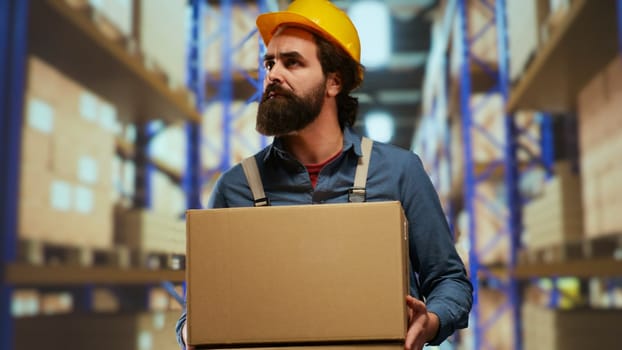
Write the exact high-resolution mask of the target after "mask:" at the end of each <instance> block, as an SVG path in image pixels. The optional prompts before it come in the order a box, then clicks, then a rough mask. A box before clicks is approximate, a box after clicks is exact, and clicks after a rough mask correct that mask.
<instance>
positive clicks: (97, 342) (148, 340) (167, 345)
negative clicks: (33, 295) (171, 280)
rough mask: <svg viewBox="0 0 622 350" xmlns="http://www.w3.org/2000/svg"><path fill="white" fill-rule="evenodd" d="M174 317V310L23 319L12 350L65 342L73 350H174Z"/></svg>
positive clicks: (51, 346) (18, 321)
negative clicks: (68, 343)
mask: <svg viewBox="0 0 622 350" xmlns="http://www.w3.org/2000/svg"><path fill="white" fill-rule="evenodd" d="M178 317H179V312H177V311H170V312H122V313H112V314H111V313H91V314H84V313H80V314H70V315H51V316H36V317H24V318H20V319H16V320H15V332H14V336H15V349H17V350H26V349H50V350H56V349H65V348H67V346H68V345H67V339H71V345H70V348H76V349H92V350H104V349H117V350H137V349H140V350H160V349H178V348H179V345H177V341H176V338H175V333H174V331H173V330H174V329H175V322H176V321H177V319H178Z"/></svg>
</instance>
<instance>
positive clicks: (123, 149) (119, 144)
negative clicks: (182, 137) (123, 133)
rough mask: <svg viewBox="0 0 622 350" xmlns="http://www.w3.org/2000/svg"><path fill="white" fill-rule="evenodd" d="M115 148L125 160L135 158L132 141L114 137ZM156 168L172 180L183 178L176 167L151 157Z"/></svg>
mask: <svg viewBox="0 0 622 350" xmlns="http://www.w3.org/2000/svg"><path fill="white" fill-rule="evenodd" d="M115 141H116V150H117V153H118V154H119V155H120V156H121V157H123V159H126V160H134V158H135V155H136V153H135V147H134V145H133V144H132V143H130V142H128V141H126V140H123V139H121V138H116V140H115ZM149 162H150V163H151V164H152V165H153V166H154V167H155V168H156V169H158V170H159V171H161V172H163V173H164V174H166V176H168V177H170V178H171V179H172V180H173V182H175V183H181V181H182V180H183V177H184V174H183V173H181V172H180V171H179V170H178V169H175V168H174V167H171V166H169V165H168V164H166V162H163V161H162V160H160V159H157V158H153V159H151V160H150V161H149Z"/></svg>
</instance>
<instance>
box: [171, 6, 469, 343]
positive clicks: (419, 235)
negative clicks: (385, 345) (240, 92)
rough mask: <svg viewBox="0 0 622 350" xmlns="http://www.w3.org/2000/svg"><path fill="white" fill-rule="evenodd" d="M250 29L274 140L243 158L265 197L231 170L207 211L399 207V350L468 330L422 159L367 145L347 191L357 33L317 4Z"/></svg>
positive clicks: (264, 18)
mask: <svg viewBox="0 0 622 350" xmlns="http://www.w3.org/2000/svg"><path fill="white" fill-rule="evenodd" d="M257 27H258V29H259V32H260V34H261V36H262V38H263V40H264V42H265V44H266V45H267V53H266V55H265V57H264V68H265V69H266V78H265V81H264V94H263V97H262V100H261V101H260V104H259V109H258V113H257V130H258V131H259V132H261V133H262V134H264V135H270V136H275V139H274V142H273V144H272V145H270V146H268V147H267V148H265V149H264V150H262V151H260V152H259V153H257V154H256V155H255V156H254V158H251V160H252V161H253V163H256V165H257V168H258V172H259V175H260V178H261V181H262V182H263V186H264V188H263V189H264V190H265V197H266V198H260V199H259V200H258V199H257V198H256V196H255V197H254V196H253V192H252V191H251V188H250V186H249V180H247V177H246V175H245V169H243V167H242V166H241V165H236V166H235V167H233V168H232V169H230V170H229V171H227V172H226V173H224V174H223V175H222V177H221V178H220V179H219V180H218V183H217V185H216V187H215V188H214V191H213V194H212V196H211V198H210V201H209V207H210V208H222V207H240V206H253V205H256V204H258V203H259V204H271V205H290V204H319V203H343V202H348V201H349V200H350V201H352V200H353V197H355V196H356V195H358V196H359V197H358V199H364V200H367V201H385V200H399V201H400V202H401V203H402V207H403V208H404V212H405V213H406V215H407V217H408V221H409V223H410V225H409V244H410V247H409V254H410V257H411V261H410V263H411V269H410V270H411V271H412V272H411V276H410V283H411V293H410V294H411V295H412V296H408V297H407V298H406V303H407V305H408V307H409V328H408V333H407V337H406V342H405V348H406V349H407V350H411V349H421V348H422V347H423V346H424V345H425V344H432V345H435V344H439V343H441V342H442V341H443V340H445V339H446V338H447V337H448V336H449V335H451V334H452V333H453V332H454V331H455V330H456V329H458V328H464V327H466V326H467V320H468V314H469V311H470V309H471V304H472V286H471V284H470V282H469V280H468V278H467V277H466V272H465V268H464V265H463V263H462V261H461V260H460V258H459V257H458V255H457V253H456V251H455V248H454V245H453V242H452V238H451V235H450V232H449V228H448V226H447V223H446V220H445V216H444V214H443V211H442V208H441V206H440V203H439V200H438V196H437V194H436V192H435V190H434V188H433V186H432V184H431V182H430V180H429V177H428V176H427V174H426V173H425V171H424V169H423V166H422V164H421V161H420V159H419V158H418V157H417V156H416V155H415V154H413V153H412V152H409V151H406V150H402V149H399V148H397V147H394V146H390V145H386V144H381V143H376V142H374V143H373V147H372V150H371V159H370V163H369V169H368V176H367V183H366V186H365V187H366V188H365V191H364V192H363V193H362V194H361V193H356V191H355V190H356V189H355V190H353V179H354V177H355V171H356V167H357V163H358V161H359V157H361V155H362V152H363V150H362V147H361V137H359V136H357V135H355V134H354V133H353V131H352V130H351V128H350V127H351V126H352V125H353V124H354V121H355V118H356V111H357V107H358V101H357V100H356V99H355V98H353V97H351V96H349V93H350V92H351V91H352V90H353V89H354V88H356V87H358V86H359V85H360V83H361V81H362V77H363V67H362V66H361V65H360V63H359V61H360V44H359V38H358V34H357V31H356V28H355V27H354V25H353V24H352V22H351V21H350V19H349V18H348V17H347V15H346V14H345V13H344V12H343V11H341V10H339V9H338V8H337V7H335V6H334V5H332V4H331V3H330V2H329V1H325V0H297V1H294V2H293V3H292V4H291V5H290V6H289V7H288V9H287V10H286V11H284V12H276V13H269V14H264V15H260V16H259V17H258V18H257ZM361 195H362V198H361ZM249 297H250V298H252V293H251V294H249ZM185 319H186V317H185V313H184V314H182V317H181V318H180V320H179V323H178V325H177V333H178V339H179V341H180V344H182V345H183V344H185V335H186V328H185V326H186V325H185Z"/></svg>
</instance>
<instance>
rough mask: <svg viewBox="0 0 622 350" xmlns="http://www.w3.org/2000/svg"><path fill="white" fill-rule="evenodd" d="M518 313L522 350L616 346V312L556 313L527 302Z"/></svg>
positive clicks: (621, 317)
mask: <svg viewBox="0 0 622 350" xmlns="http://www.w3.org/2000/svg"><path fill="white" fill-rule="evenodd" d="M521 314H522V320H523V322H522V324H523V325H524V334H525V336H524V339H525V344H524V345H525V350H562V349H563V350H575V349H576V350H579V349H586V348H597V349H613V348H616V347H617V346H618V344H619V339H618V338H619V337H618V334H617V333H618V331H617V327H616V325H617V324H619V322H621V321H622V313H621V312H620V311H619V310H613V309H612V310H596V309H583V308H580V309H572V310H556V309H550V308H546V307H543V306H540V305H535V304H532V303H528V302H527V303H524V304H523V306H522V310H521ZM586 334H589V335H590V336H589V337H586Z"/></svg>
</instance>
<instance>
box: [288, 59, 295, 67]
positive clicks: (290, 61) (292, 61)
mask: <svg viewBox="0 0 622 350" xmlns="http://www.w3.org/2000/svg"><path fill="white" fill-rule="evenodd" d="M297 64H298V61H297V60H287V61H285V66H287V67H292V66H295V65H297Z"/></svg>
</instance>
